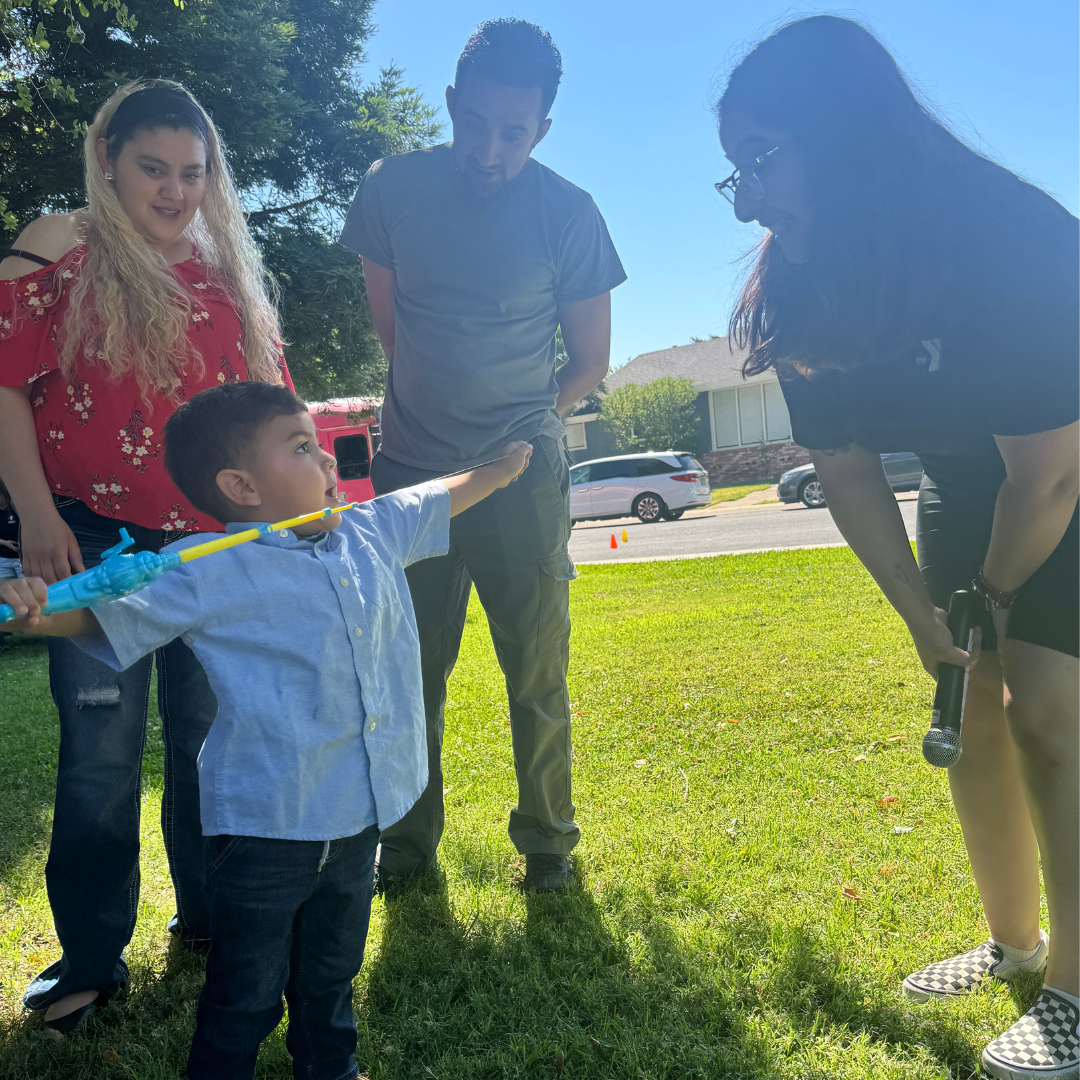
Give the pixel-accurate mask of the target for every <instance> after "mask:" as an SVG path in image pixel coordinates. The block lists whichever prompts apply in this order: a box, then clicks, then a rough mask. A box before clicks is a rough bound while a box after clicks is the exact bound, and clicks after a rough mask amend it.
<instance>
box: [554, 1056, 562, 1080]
mask: <svg viewBox="0 0 1080 1080" xmlns="http://www.w3.org/2000/svg"><path fill="white" fill-rule="evenodd" d="M562 1071H563V1052H562V1051H561V1050H560V1051H559V1052H558V1053H557V1054H556V1055H555V1075H556V1076H562Z"/></svg>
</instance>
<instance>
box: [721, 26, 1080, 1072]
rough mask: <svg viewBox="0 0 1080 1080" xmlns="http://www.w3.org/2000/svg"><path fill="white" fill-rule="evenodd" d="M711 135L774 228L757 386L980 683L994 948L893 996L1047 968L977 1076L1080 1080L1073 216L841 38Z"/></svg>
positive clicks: (977, 762)
mask: <svg viewBox="0 0 1080 1080" xmlns="http://www.w3.org/2000/svg"><path fill="white" fill-rule="evenodd" d="M717 115H718V119H719V128H720V140H721V144H722V146H723V149H724V152H725V154H726V155H727V157H728V158H729V160H730V161H731V163H732V164H733V165H734V166H736V172H735V173H734V174H733V175H732V176H731V177H729V178H728V179H727V180H726V181H723V182H722V183H719V184H717V185H716V186H717V188H718V190H720V193H721V194H723V195H725V196H726V197H727V198H728V199H729V201H731V202H733V203H734V209H735V216H736V217H737V218H738V219H739V220H740V221H744V222H748V221H752V220H756V221H757V222H759V223H760V224H761V225H763V226H764V227H765V228H766V229H767V230H768V232H767V233H766V235H765V236H764V238H763V239H762V240H761V242H760V244H759V245H758V249H757V261H756V264H755V265H754V267H753V269H752V271H751V272H750V274H749V276H748V279H747V282H746V285H745V287H744V291H743V293H742V297H741V299H740V302H739V304H738V306H737V309H736V311H735V313H734V315H733V317H732V327H731V330H732V334H733V336H734V340H736V341H738V342H740V343H741V344H744V345H746V346H748V348H749V359H748V361H747V364H746V372H747V374H752V373H757V372H760V371H763V370H765V369H766V368H769V367H773V368H775V369H776V371H777V375H778V377H779V378H780V381H781V385H782V387H783V390H784V395H785V398H786V401H787V404H788V408H789V411H790V414H791V423H792V432H793V437H794V439H795V441H796V442H798V443H799V444H801V445H802V446H805V447H807V448H808V449H809V450H810V451H811V455H812V457H813V461H814V466H815V468H816V469H817V475H818V477H819V479H820V481H821V484H822V486H823V488H824V491H825V495H826V498H827V499H828V504H829V507H830V510H831V511H832V515H833V519H834V520H835V522H836V524H837V526H838V528H839V529H840V531H841V532H842V533H843V535H844V537H845V539H846V540H847V541H848V543H849V544H850V545H851V547H852V549H853V550H854V552H855V554H856V555H857V556H858V557H859V559H860V560H861V561H862V563H863V565H864V566H865V567H866V569H867V570H869V572H870V574H871V575H872V576H873V577H874V579H875V581H876V582H877V583H878V585H879V586H880V587H881V590H882V592H883V593H884V594H885V596H886V597H887V598H888V600H889V602H890V603H891V604H892V605H893V607H894V608H895V609H896V611H897V612H898V613H899V614H900V616H901V617H902V618H903V619H904V621H905V623H906V624H907V626H908V629H909V630H910V632H911V636H912V640H913V641H914V644H915V648H916V649H917V650H918V654H919V657H920V659H921V661H922V663H923V666H924V667H925V668H926V670H927V671H928V672H929V673H930V675H931V676H935V675H936V672H937V668H938V665H939V664H941V663H951V664H957V665H965V666H967V665H970V666H971V683H970V689H969V693H968V704H967V714H966V719H965V723H964V753H963V756H962V757H961V758H960V761H959V762H958V763H957V764H956V765H955V766H954V767H953V768H952V769H950V771H949V783H950V787H951V791H952V796H953V803H954V805H955V806H956V811H957V815H958V816H959V819H960V824H961V827H962V829H963V835H964V841H965V843H966V845H967V850H968V855H969V858H970V860H971V865H972V870H973V872H974V877H975V881H976V884H977V886H978V889H979V895H980V898H981V900H982V905H983V910H984V912H985V914H986V919H987V922H988V923H989V926H990V932H991V935H992V937H991V939H990V940H989V941H987V942H986V943H984V944H983V945H980V946H978V947H977V948H975V949H973V950H972V951H970V952H967V953H963V954H962V955H960V956H956V957H953V958H951V959H947V960H944V961H939V962H937V963H932V964H930V966H928V967H926V968H924V969H922V970H921V971H918V972H916V973H914V974H912V975H910V976H909V977H908V978H907V979H906V980H905V983H904V988H905V990H906V991H907V993H908V994H909V995H910V996H912V997H914V998H915V999H917V1000H921V1001H925V1000H928V999H930V998H940V997H943V996H946V995H954V994H962V993H965V992H967V991H969V990H974V989H976V988H977V987H978V986H979V985H980V984H981V983H983V982H984V981H985V980H988V979H989V978H992V977H996V978H1008V977H1009V976H1010V975H1014V974H1016V973H1018V972H1020V971H1037V970H1039V969H1041V968H1042V967H1043V966H1044V965H1045V966H1046V973H1045V981H1044V987H1043V991H1042V993H1041V995H1040V996H1039V998H1038V999H1037V1000H1036V1001H1035V1003H1034V1004H1033V1005H1032V1007H1031V1009H1030V1010H1029V1011H1028V1012H1027V1013H1026V1014H1025V1015H1024V1016H1022V1017H1021V1018H1020V1020H1019V1021H1018V1022H1017V1023H1016V1024H1014V1025H1013V1026H1012V1027H1011V1028H1010V1029H1009V1030H1008V1031H1006V1032H1005V1033H1004V1034H1003V1035H1001V1036H999V1037H998V1038H997V1039H995V1040H994V1041H993V1042H992V1043H991V1044H990V1045H989V1046H988V1047H987V1048H986V1050H985V1051H984V1054H983V1064H984V1066H985V1068H986V1069H987V1070H988V1071H989V1072H990V1073H991V1074H992V1075H993V1076H996V1077H1006V1078H1009V1080H1015V1078H1019V1077H1029V1076H1039V1077H1054V1078H1062V1077H1074V1078H1075V1077H1076V1076H1077V1035H1076V1031H1077V1021H1078V1013H1077V997H1076V995H1077V992H1078V987H1077V959H1078V953H1080V941H1078V939H1077V907H1078V901H1077V878H1078V869H1077V856H1078V847H1080V844H1078V838H1077V822H1078V792H1077V771H1078V770H1077V761H1078V745H1077V729H1078V723H1077V713H1078V707H1077V678H1078V661H1077V654H1078V648H1077V638H1078V629H1077V628H1078V599H1077V594H1078V574H1077V562H1078V543H1077V537H1078V526H1077V512H1076V504H1077V491H1078V422H1077V418H1078V363H1077V358H1078V349H1080V342H1078V334H1077V326H1078V302H1077V297H1078V290H1080V283H1078V271H1077V263H1078V251H1080V247H1078V223H1077V220H1076V218H1074V217H1073V216H1071V215H1070V214H1069V213H1068V212H1066V211H1065V210H1064V209H1063V208H1062V207H1061V206H1060V205H1059V204H1058V203H1057V202H1055V201H1054V200H1053V199H1052V198H1051V197H1050V196H1049V195H1047V194H1046V193H1045V192H1043V191H1041V190H1039V188H1037V187H1034V186H1033V185H1031V184H1029V183H1026V182H1025V181H1023V180H1021V179H1020V178H1018V177H1017V176H1016V175H1014V174H1013V173H1011V172H1009V171H1008V170H1007V169H1005V168H1003V167H1001V166H999V165H997V164H995V163H994V162H992V161H990V160H988V159H987V158H986V157H985V156H983V155H981V154H979V153H977V152H976V151H974V150H972V149H971V148H970V147H968V146H967V145H965V144H964V143H963V142H961V141H960V140H959V139H958V138H957V137H956V136H955V135H953V134H952V133H951V132H950V131H949V130H948V129H947V127H946V126H945V125H944V124H943V123H942V122H941V121H940V120H939V119H938V118H937V117H936V116H935V115H934V114H933V112H932V111H931V110H930V109H928V108H927V107H926V106H925V105H924V104H923V103H921V102H920V101H919V100H918V99H917V98H916V97H915V95H914V94H913V93H912V91H911V89H910V87H909V86H908V83H907V82H906V80H905V78H904V76H903V75H902V74H901V73H900V71H899V70H898V68H897V65H896V63H895V61H894V60H893V59H892V57H891V56H890V55H889V53H888V52H887V51H886V50H885V49H884V48H883V46H882V45H881V44H880V43H879V42H878V41H877V40H876V38H874V37H873V36H872V35H871V34H870V33H869V32H868V31H867V30H866V29H865V28H863V27H862V26H860V25H859V24H857V23H855V22H852V21H849V20H847V19H840V18H835V17H830V16H818V17H813V18H807V19H802V20H798V21H795V22H792V23H790V24H788V25H786V26H784V27H782V28H781V29H779V30H778V31H776V32H775V33H774V34H773V35H771V36H770V37H768V38H766V39H765V40H764V41H762V42H760V43H759V44H758V45H757V46H756V47H755V48H753V49H752V50H751V51H750V52H749V53H748V54H747V56H746V57H745V58H744V59H743V60H742V61H741V62H740V63H739V65H738V66H737V67H736V68H735V69H734V71H733V72H732V74H731V76H730V79H729V81H728V83H727V87H726V89H725V90H724V93H723V95H722V97H721V98H720V100H719V102H718V104H717ZM901 450H910V451H914V452H915V453H917V454H918V455H919V456H920V457H921V458H922V461H923V465H924V468H925V474H926V475H925V479H924V481H923V485H922V488H921V490H920V493H919V504H918V525H917V548H918V564H916V561H915V559H914V558H913V557H912V554H911V547H910V544H909V542H908V538H907V533H906V531H905V528H904V523H903V519H902V518H901V515H900V512H899V509H898V507H897V504H896V500H895V498H894V497H893V495H892V493H891V491H890V489H889V485H888V483H887V481H886V479H885V475H884V472H883V470H882V466H881V461H880V458H879V453H881V452H886V451H901ZM973 581H975V582H976V588H977V589H978V591H980V592H981V593H982V595H983V597H984V599H986V601H987V609H988V611H987V615H986V617H985V618H984V619H983V620H982V637H981V653H980V652H979V650H978V648H976V649H974V650H973V651H972V654H971V655H970V656H969V654H967V653H965V652H962V651H961V650H959V649H956V648H954V647H953V645H952V640H951V636H950V634H949V632H948V629H947V627H946V621H945V619H946V614H945V611H944V610H943V609H944V608H946V607H947V605H948V600H949V597H950V595H951V593H952V592H953V591H954V590H956V589H962V588H971V587H972V582H973ZM1003 680H1004V681H1003ZM1005 686H1007V690H1004V687H1005ZM1003 701H1004V705H1003ZM1040 856H1041V860H1042V869H1043V876H1044V880H1045V884H1046V894H1047V905H1048V908H1049V915H1050V922H1051V925H1052V930H1053V940H1052V942H1050V945H1051V947H1050V948H1049V952H1048V948H1047V946H1048V938H1047V937H1046V935H1045V934H1043V933H1042V932H1041V931H1040V929H1039V860H1040ZM927 901H928V903H927V912H928V914H930V916H931V917H933V912H934V910H935V908H936V906H937V905H936V904H935V902H934V899H933V898H931V897H928V898H927ZM928 959H929V958H928Z"/></svg>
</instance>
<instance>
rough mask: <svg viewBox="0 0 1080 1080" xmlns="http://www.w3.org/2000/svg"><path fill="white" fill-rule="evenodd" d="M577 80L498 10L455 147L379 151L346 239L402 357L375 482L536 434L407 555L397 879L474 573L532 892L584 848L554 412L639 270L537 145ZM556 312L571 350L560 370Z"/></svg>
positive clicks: (432, 821)
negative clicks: (496, 480)
mask: <svg viewBox="0 0 1080 1080" xmlns="http://www.w3.org/2000/svg"><path fill="white" fill-rule="evenodd" d="M561 74H562V62H561V57H560V56H559V52H558V49H556V48H555V45H554V43H553V42H552V41H551V38H550V36H549V35H548V34H547V33H546V32H545V31H543V30H541V29H540V28H539V27H537V26H534V25H532V24H531V23H527V22H524V21H522V20H518V19H500V20H496V21H494V22H489V23H484V24H483V25H481V26H480V27H479V28H478V29H477V31H476V33H475V34H473V36H472V37H471V38H470V39H469V41H468V43H467V44H466V46H465V50H464V52H463V53H462V55H461V58H460V59H459V61H458V66H457V72H456V75H455V80H454V85H453V86H452V87H448V88H447V91H446V104H447V109H448V111H449V113H450V118H451V121H452V123H453V134H454V138H453V142H452V143H449V144H447V145H445V146H436V147H432V148H430V149H427V150H419V151H414V152H412V153H408V154H399V155H396V156H394V157H389V158H384V159H383V160H382V161H378V162H376V163H375V164H374V165H373V166H372V167H371V169H370V170H369V171H368V174H367V176H365V178H364V181H363V183H362V184H361V185H360V189H359V191H358V192H357V195H356V198H355V199H354V201H353V205H352V207H351V209H350V210H349V214H348V217H347V218H346V221H345V227H344V229H343V230H342V234H341V239H340V242H341V243H342V244H344V245H345V246H347V247H350V248H352V249H353V250H355V251H357V252H359V253H360V255H361V256H362V258H363V263H364V277H365V280H366V282H367V290H368V298H369V300H370V303H371V311H372V317H373V319H374V323H375V329H376V331H377V332H378V334H379V338H380V340H381V341H382V344H383V349H384V350H385V352H386V355H387V357H388V358H389V374H388V377H387V386H386V397H385V400H384V404H383V414H382V430H383V436H382V449H381V451H380V453H379V454H378V455H376V457H375V460H374V461H373V463H372V481H373V483H374V485H375V488H376V490H377V491H379V492H383V491H390V490H393V489H395V488H398V487H403V486H405V485H408V484H413V483H418V482H420V481H421V480H424V479H427V478H429V477H431V476H433V475H440V474H443V473H446V472H450V471H452V470H456V469H461V468H468V467H470V466H474V465H478V464H481V463H482V462H485V461H487V460H489V459H490V458H492V457H495V456H497V455H498V453H499V451H500V450H501V448H502V447H503V446H504V445H505V444H506V443H507V442H508V441H510V440H512V439H525V440H528V441H530V442H532V443H533V446H534V448H535V452H534V455H533V459H532V463H531V465H530V467H529V468H528V469H527V470H526V472H525V473H524V474H523V475H522V477H521V478H520V479H519V480H518V481H517V482H516V483H515V484H513V485H511V486H510V487H509V488H505V489H503V491H501V492H499V493H498V494H497V495H496V496H494V497H493V498H492V499H489V500H487V501H486V502H485V503H483V504H479V505H478V506H477V507H474V511H476V512H475V513H474V512H473V511H469V512H467V513H466V514H462V515H461V516H460V517H458V518H455V519H454V524H453V526H452V527H451V549H450V553H449V554H448V555H446V556H445V557H443V558H440V559H430V560H427V561H426V562H425V563H422V564H417V566H415V567H413V568H411V569H410V572H409V580H410V586H411V590H412V595H413V602H414V606H415V608H416V616H417V626H418V629H419V632H420V645H421V656H422V660H423V669H424V696H425V708H426V710H427V720H428V757H429V763H428V764H429V780H428V788H427V791H426V792H425V793H424V796H423V797H422V798H421V800H420V802H418V803H417V805H416V806H415V807H414V808H413V810H412V811H410V813H409V814H407V815H406V816H405V818H403V819H402V821H400V822H399V823H398V824H397V825H395V826H393V827H392V828H390V829H388V830H386V832H384V833H383V836H382V848H381V852H380V859H379V879H380V883H381V885H382V887H383V888H388V887H392V886H393V885H394V884H395V883H396V882H399V881H401V880H403V879H404V878H406V877H408V876H411V875H412V874H414V873H416V872H418V871H420V870H423V869H424V868H426V867H427V866H428V865H430V864H431V863H432V862H433V860H434V858H435V853H436V850H437V848H438V844H439V840H440V838H441V835H442V830H443V823H444V817H443V800H442V791H443V777H442V768H441V752H442V733H443V711H444V706H445V702H446V680H447V678H448V677H449V675H450V672H451V671H452V670H453V666H454V662H455V660H456V658H457V651H458V646H459V643H460V639H461V632H462V629H463V627H464V622H465V612H466V607H467V605H468V599H469V593H470V588H471V585H472V584H473V583H475V585H476V589H477V593H478V594H479V597H480V602H481V603H482V604H483V606H484V610H485V612H486V613H487V616H488V621H489V623H490V626H491V632H492V639H493V641H494V643H495V648H496V652H497V654H498V657H499V663H500V665H501V667H502V670H503V673H504V674H505V676H506V681H507V690H508V694H509V699H510V721H511V728H512V737H513V747H514V764H515V768H516V771H517V777H518V805H517V808H516V809H515V810H514V811H512V812H511V815H510V837H511V839H512V840H513V842H514V844H515V845H516V846H517V848H518V850H519V851H520V852H521V853H522V854H524V855H525V857H526V880H525V884H526V886H527V887H532V888H537V889H542V890H550V889H556V888H559V887H561V886H562V885H563V884H564V883H565V881H566V880H567V879H568V877H569V875H570V873H571V870H570V864H569V860H568V859H567V855H568V853H569V852H570V850H571V849H572V848H573V846H574V845H575V844H576V843H577V840H578V837H579V832H578V828H577V825H576V824H575V823H574V806H573V803H572V801H571V796H570V717H569V702H568V697H567V691H566V670H567V663H568V657H569V634H570V619H569V581H570V579H571V578H572V577H573V576H574V568H573V563H572V562H571V561H570V558H569V555H568V554H567V549H566V545H567V541H568V539H569V534H570V515H569V503H568V498H569V476H568V468H567V459H566V453H565V450H564V449H563V446H562V442H561V440H562V436H563V434H564V431H563V426H562V423H561V421H560V420H559V414H560V412H565V411H566V410H567V409H569V408H570V407H571V406H572V405H573V404H574V403H575V402H576V401H578V400H580V399H581V398H582V397H584V396H585V395H586V394H587V393H589V391H591V390H593V389H594V388H595V387H596V386H597V385H598V384H599V383H600V381H601V380H602V379H603V377H604V375H605V374H606V373H607V368H608V352H609V339H610V320H611V301H610V291H611V289H612V288H614V287H615V286H616V285H619V284H621V283H622V282H623V281H625V279H626V275H625V273H624V272H623V268H622V264H621V263H620V262H619V257H618V255H617V254H616V252H615V248H614V246H613V245H612V243H611V239H610V237H609V236H608V232H607V227H606V226H605V224H604V219H603V218H602V217H601V216H600V212H599V210H597V208H596V205H595V203H594V202H593V201H592V199H591V198H590V197H589V195H588V194H587V193H586V192H584V191H582V190H581V189H580V188H577V187H575V186H574V185H573V184H571V183H569V182H568V181H566V180H564V179H563V178H562V177H561V176H559V175H557V174H556V173H554V172H552V171H551V170H550V169H548V168H545V167H544V166H543V165H541V164H539V163H538V162H536V161H534V160H533V159H532V158H531V157H530V155H531V153H532V150H533V148H534V147H535V146H536V145H537V144H538V143H539V142H540V140H541V139H542V138H543V137H544V136H545V135H546V134H547V131H548V128H549V127H550V125H551V121H550V119H549V118H548V116H547V114H548V110H549V109H550V107H551V104H552V102H553V101H554V98H555V92H556V90H557V88H558V84H559V80H560V77H561ZM560 326H561V328H562V336H563V341H564V343H565V345H566V350H567V354H568V357H569V359H568V361H567V363H565V364H564V365H563V366H562V367H561V368H560V369H558V371H557V370H556V366H555V332H556V330H557V329H558V328H559V327H560Z"/></svg>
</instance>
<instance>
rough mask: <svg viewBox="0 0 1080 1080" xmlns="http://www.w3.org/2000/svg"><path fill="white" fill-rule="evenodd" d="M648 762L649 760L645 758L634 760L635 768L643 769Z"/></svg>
mask: <svg viewBox="0 0 1080 1080" xmlns="http://www.w3.org/2000/svg"><path fill="white" fill-rule="evenodd" d="M647 764H648V762H647V761H646V760H645V759H644V758H638V759H637V761H635V762H634V768H635V769H641V768H644V766H646V765H647Z"/></svg>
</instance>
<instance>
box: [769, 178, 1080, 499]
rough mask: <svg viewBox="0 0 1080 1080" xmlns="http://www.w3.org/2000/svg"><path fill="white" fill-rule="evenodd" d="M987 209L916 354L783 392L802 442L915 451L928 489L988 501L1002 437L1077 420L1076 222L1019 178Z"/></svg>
mask: <svg viewBox="0 0 1080 1080" xmlns="http://www.w3.org/2000/svg"><path fill="white" fill-rule="evenodd" d="M1006 175H1007V174H1006ZM979 201H980V203H981V204H982V206H981V207H980V213H979V215H978V216H977V218H976V222H977V224H976V226H975V227H974V228H973V229H972V230H970V233H971V235H970V236H969V238H968V240H967V241H966V242H965V243H964V245H963V247H964V250H965V255H964V257H963V258H962V260H961V264H960V265H961V269H960V270H959V272H958V273H957V274H956V275H954V278H953V282H952V284H951V285H950V286H949V288H948V289H947V290H946V291H945V293H944V295H943V296H942V297H941V303H940V305H938V308H937V313H936V315H935V316H934V318H933V321H932V322H931V323H930V324H928V328H927V331H926V333H925V336H922V335H920V337H921V340H919V341H913V342H912V345H911V348H910V351H907V352H905V353H904V354H903V355H902V356H900V357H899V358H898V359H895V360H890V361H887V362H873V363H868V364H865V365H863V366H861V367H859V368H856V369H853V370H850V371H846V372H828V373H822V374H820V375H818V376H815V377H813V378H804V377H802V376H800V375H793V376H792V377H790V378H783V379H781V386H782V387H783V391H784V397H785V400H786V401H787V405H788V410H789V412H790V413H791V429H792V438H793V439H794V440H795V442H797V443H799V444H800V445H801V446H805V447H807V448H808V449H811V450H829V449H836V448H839V447H844V446H849V445H851V444H852V443H855V444H857V445H859V446H861V447H863V448H864V449H866V450H870V451H877V452H881V453H886V452H894V451H899V450H910V451H914V452H915V453H916V454H918V455H919V457H920V458H921V459H922V462H923V466H924V468H925V469H926V473H927V475H928V476H929V477H930V478H931V479H932V480H934V481H936V482H938V483H958V484H961V485H964V486H966V487H968V488H980V489H984V490H986V491H987V492H988V493H989V492H996V491H997V489H998V488H999V487H1000V486H1001V482H1002V480H1003V479H1004V478H1005V466H1004V463H1003V462H1002V460H1001V455H1000V453H999V452H998V449H997V446H996V444H995V443H994V439H993V437H994V436H995V435H1029V434H1033V433H1035V432H1040V431H1051V430H1053V429H1055V428H1060V427H1065V426H1066V425H1068V424H1071V423H1073V422H1074V421H1076V420H1077V419H1078V418H1080V272H1078V266H1080V222H1078V221H1077V219H1076V218H1074V217H1073V216H1072V215H1071V214H1069V213H1068V211H1066V210H1065V209H1064V208H1063V207H1061V206H1060V205H1059V204H1058V203H1057V202H1055V201H1054V200H1053V199H1052V198H1050V196H1049V195H1046V194H1045V193H1044V192H1042V191H1039V190H1038V189H1036V188H1032V187H1030V186H1029V185H1027V184H1022V183H1020V182H1019V181H1015V180H1014V179H1013V178H1011V177H1009V178H1008V181H1004V182H1003V181H998V182H997V183H995V184H994V191H993V192H992V193H988V194H984V195H983V197H982V198H981V199H980V200H979Z"/></svg>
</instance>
